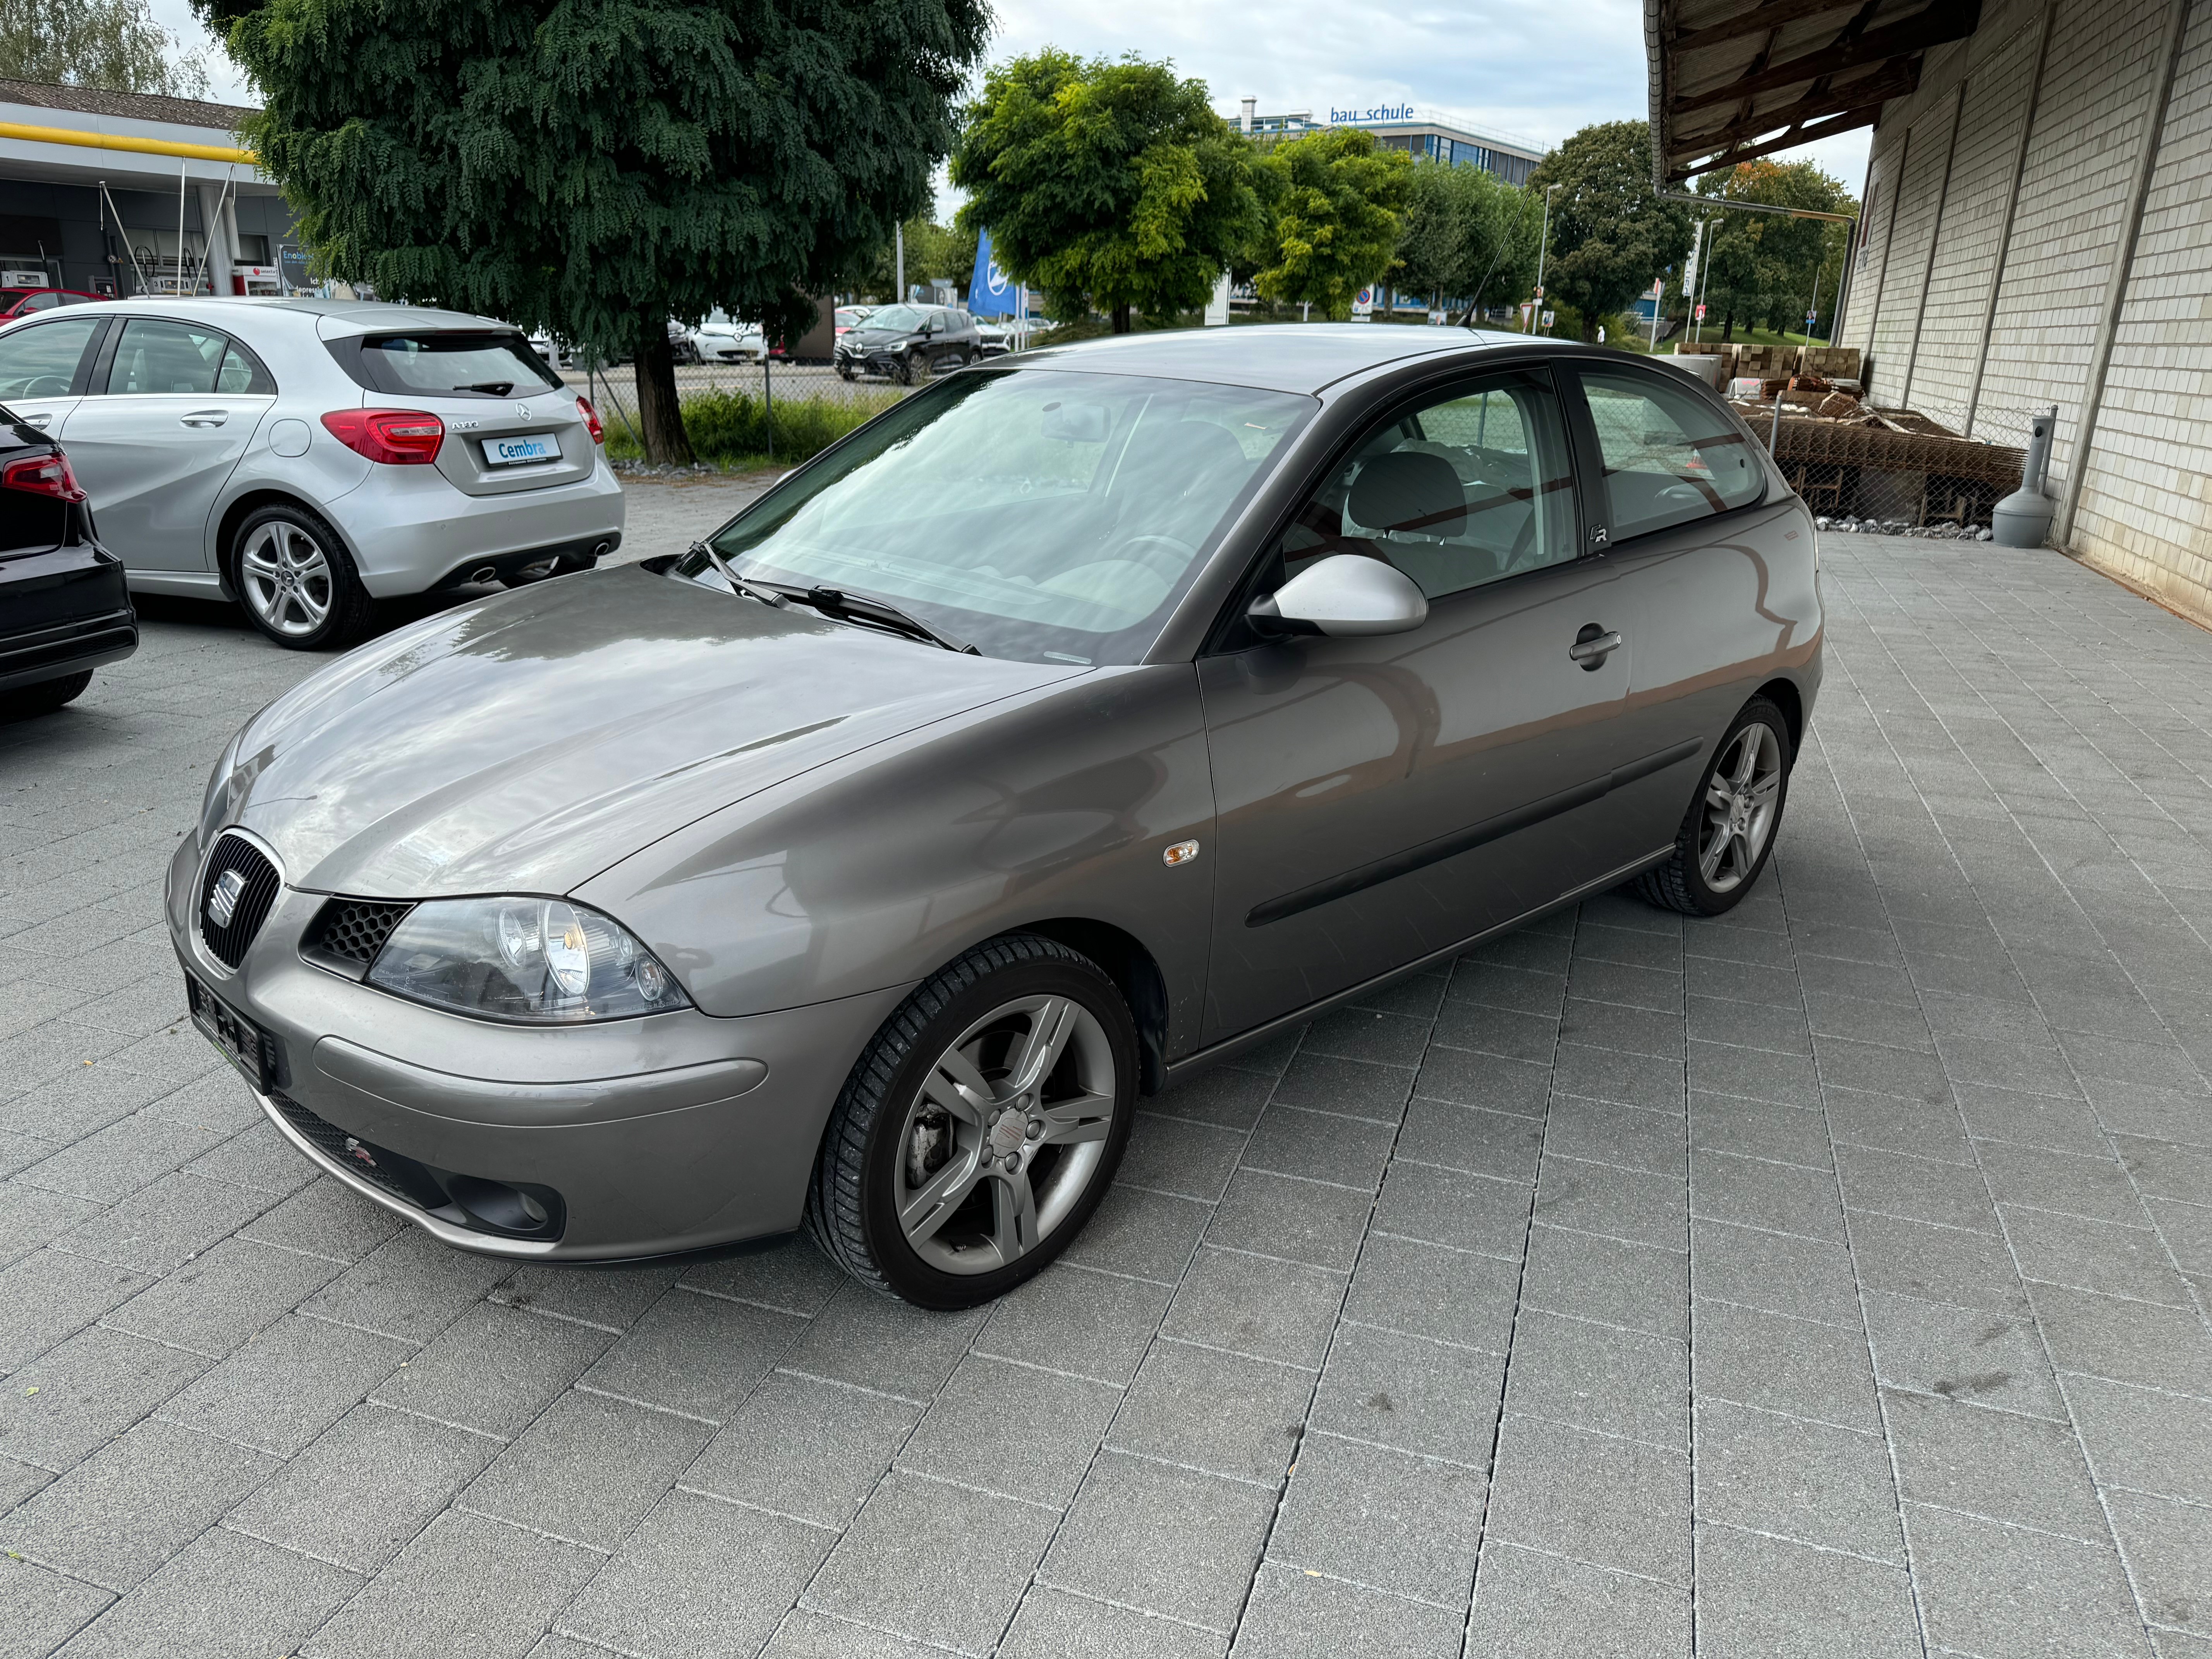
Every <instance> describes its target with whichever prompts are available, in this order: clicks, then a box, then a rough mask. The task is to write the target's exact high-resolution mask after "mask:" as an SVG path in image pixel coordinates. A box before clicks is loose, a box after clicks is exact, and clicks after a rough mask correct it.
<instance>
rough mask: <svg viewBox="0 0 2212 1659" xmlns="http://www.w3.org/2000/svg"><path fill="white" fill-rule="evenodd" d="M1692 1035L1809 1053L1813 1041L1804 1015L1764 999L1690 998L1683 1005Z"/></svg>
mask: <svg viewBox="0 0 2212 1659" xmlns="http://www.w3.org/2000/svg"><path fill="white" fill-rule="evenodd" d="M1684 1012H1685V1013H1686V1015H1687V1016H1688V1019H1689V1034H1690V1036H1692V1037H1693V1038H1695V1039H1697V1040H1698V1041H1699V1042H1724V1043H1729V1044H1731V1045H1733V1046H1735V1047H1737V1048H1771V1049H1774V1050H1776V1051H1778V1052H1779V1053H1782V1054H1811V1053H1812V1052H1813V1039H1812V1035H1811V1032H1810V1031H1809V1030H1808V1027H1807V1025H1806V1022H1805V1016H1804V1014H1803V1013H1802V1012H1800V1011H1799V1010H1798V1009H1796V1007H1794V1006H1790V1005H1788V1004H1779V1005H1778V1004H1776V1003H1774V1002H1771V1001H1769V1000H1765V999H1763V998H1749V999H1747V998H1744V997H1741V996H1735V997H1713V996H1694V995H1693V996H1691V997H1689V998H1687V999H1686V1001H1685V1003H1684Z"/></svg>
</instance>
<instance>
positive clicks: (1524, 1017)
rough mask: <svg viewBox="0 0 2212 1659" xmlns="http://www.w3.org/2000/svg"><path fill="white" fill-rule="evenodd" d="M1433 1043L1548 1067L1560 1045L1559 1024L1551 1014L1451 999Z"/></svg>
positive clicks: (1442, 1010) (1442, 1012) (1438, 1018)
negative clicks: (1524, 1011)
mask: <svg viewBox="0 0 2212 1659" xmlns="http://www.w3.org/2000/svg"><path fill="white" fill-rule="evenodd" d="M1432 1041H1433V1042H1436V1043H1437V1044H1441V1045H1442V1046H1443V1047H1445V1048H1474V1049H1476V1050H1479V1051H1480V1052H1481V1053H1483V1054H1498V1055H1500V1056H1502V1057H1504V1059H1507V1060H1533V1061H1534V1062H1535V1063H1536V1064H1538V1065H1541V1066H1548V1065H1550V1064H1551V1060H1552V1051H1553V1048H1557V1047H1558V1046H1559V1019H1558V1018H1556V1017H1554V1016H1553V1015H1550V1014H1528V1013H1521V1012H1516V1011H1515V1010H1513V1009H1510V1008H1493V1007H1491V1006H1487V1005H1486V1004H1484V1003H1480V1002H1467V1001H1462V1000H1460V999H1458V998H1456V997H1449V998H1446V999H1445V1000H1444V1004H1443V1007H1442V1008H1440V1009H1439V1010H1438V1011H1437V1016H1436V1035H1435V1036H1434V1038H1433V1039H1432Z"/></svg>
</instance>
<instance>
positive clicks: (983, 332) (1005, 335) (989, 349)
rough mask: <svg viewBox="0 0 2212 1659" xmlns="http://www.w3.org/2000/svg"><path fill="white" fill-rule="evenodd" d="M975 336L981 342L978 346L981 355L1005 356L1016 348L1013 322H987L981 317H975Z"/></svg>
mask: <svg viewBox="0 0 2212 1659" xmlns="http://www.w3.org/2000/svg"><path fill="white" fill-rule="evenodd" d="M975 337H976V338H977V339H978V340H979V341H981V345H980V346H979V347H978V348H977V355H979V356H985V357H1003V356H1006V354H1007V353H1008V352H1010V351H1012V349H1014V328H1013V325H1012V324H1011V323H1002V322H998V321H995V320H994V321H990V322H986V321H984V320H983V319H981V318H980V317H979V318H977V319H975Z"/></svg>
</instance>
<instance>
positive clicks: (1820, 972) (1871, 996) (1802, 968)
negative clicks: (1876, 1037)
mask: <svg viewBox="0 0 2212 1659" xmlns="http://www.w3.org/2000/svg"><path fill="white" fill-rule="evenodd" d="M1796 964H1797V978H1798V980H1799V981H1800V982H1801V983H1802V985H1803V986H1804V987H1805V1005H1806V1008H1807V1010H1808V1012H1817V1011H1816V1010H1815V1008H1814V1005H1815V1003H1816V1001H1817V1000H1819V999H1820V998H1821V997H1822V996H1849V997H1863V998H1865V999H1867V1000H1869V1001H1883V1002H1894V1003H1899V1004H1902V1005H1903V1006H1905V1007H1908V1008H1911V1007H1917V1006H1919V1001H1920V996H1919V993H1918V992H1917V990H1916V989H1915V988H1914V987H1913V983H1912V980H1911V976H1910V975H1907V974H1906V973H1905V969H1904V968H1903V966H1902V965H1900V964H1899V963H1879V962H1875V963H1869V962H1857V961H1853V960H1851V959H1850V958H1848V957H1832V956H1825V955H1822V954H1821V953H1820V952H1819V951H1808V950H1807V949H1805V948H1804V946H1803V945H1802V944H1800V945H1799V946H1798V950H1797V954H1796ZM1819 1029H1820V1025H1819V1024H1818V1021H1817V1018H1816V1020H1815V1024H1814V1030H1819ZM1836 1035H1838V1036H1850V1033H1849V1032H1841V1031H1839V1032H1838V1033H1837V1034H1836Z"/></svg>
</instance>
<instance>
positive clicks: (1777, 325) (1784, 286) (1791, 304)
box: [1698, 161, 1858, 340]
mask: <svg viewBox="0 0 2212 1659" xmlns="http://www.w3.org/2000/svg"><path fill="white" fill-rule="evenodd" d="M1698 193H1699V195H1701V196H1710V197H1715V198H1717V199H1719V200H1727V201H1737V202H1764V203H1766V204H1769V205H1770V206H1773V207H1794V208H1810V209H1813V210H1815V211H1817V212H1822V213H1844V214H1854V213H1857V211H1858V204H1857V202H1855V201H1854V200H1853V199H1852V197H1851V195H1850V191H1846V190H1845V189H1844V186H1843V185H1842V184H1841V183H1840V182H1839V181H1838V180H1837V179H1832V178H1831V177H1830V176H1829V175H1828V174H1826V173H1823V172H1822V171H1820V168H1819V167H1815V166H1814V165H1813V164H1812V163H1811V162H1810V161H1794V162H1790V163H1789V164H1788V165H1786V166H1785V165H1782V164H1779V163H1777V162H1773V161H1744V162H1740V163H1739V164H1738V165H1736V166H1735V167H1730V168H1729V169H1727V170H1726V171H1725V172H1722V173H1708V174H1706V175H1705V177H1704V178H1703V179H1699V181H1698ZM1713 217H1714V222H1713V224H1712V226H1711V228H1709V229H1708V230H1707V231H1706V233H1705V235H1706V238H1707V240H1708V243H1709V245H1710V247H1711V252H1710V253H1709V254H1708V255H1707V261H1708V264H1709V268H1710V275H1708V276H1705V277H1701V278H1700V280H1699V289H1700V291H1701V293H1702V294H1703V295H1704V298H1705V306H1706V313H1705V314H1706V316H1707V317H1709V318H1712V317H1716V316H1717V318H1718V319H1719V321H1720V325H1721V338H1723V340H1726V339H1732V338H1734V337H1735V325H1736V323H1737V321H1738V320H1739V319H1741V320H1742V321H1744V322H1746V323H1747V324H1749V325H1753V327H1765V328H1770V329H1774V330H1778V331H1782V330H1788V331H1796V330H1798V329H1802V327H1803V326H1804V325H1805V313H1806V309H1807V307H1808V306H1811V305H1813V304H1814V302H1815V301H1816V300H1817V301H1818V302H1819V303H1820V305H1821V306H1822V307H1825V308H1826V311H1828V312H1832V311H1833V310H1834V308H1835V295H1836V284H1837V283H1838V281H1839V280H1840V278H1841V276H1842V274H1843V264H1844V246H1845V244H1846V242H1847V241H1848V240H1849V238H1850V227H1849V226H1848V225H1844V224H1840V223H1838V222H1836V221H1834V220H1832V219H1830V220H1823V219H1794V218H1789V217H1785V216H1783V215H1781V214H1778V213H1742V212H1730V211H1729V210H1725V209H1720V210H1716V211H1715V213H1714V216H1713Z"/></svg>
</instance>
